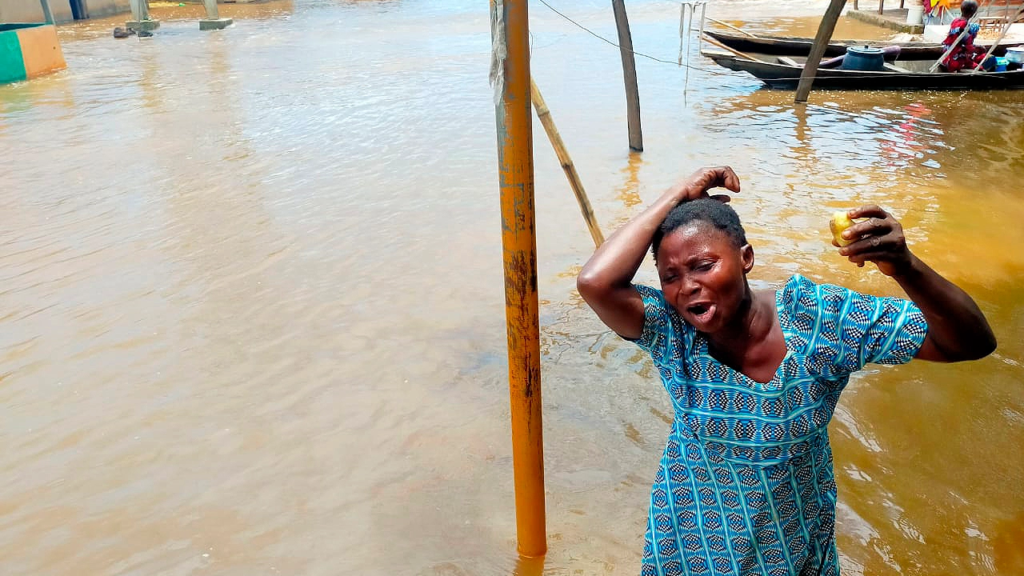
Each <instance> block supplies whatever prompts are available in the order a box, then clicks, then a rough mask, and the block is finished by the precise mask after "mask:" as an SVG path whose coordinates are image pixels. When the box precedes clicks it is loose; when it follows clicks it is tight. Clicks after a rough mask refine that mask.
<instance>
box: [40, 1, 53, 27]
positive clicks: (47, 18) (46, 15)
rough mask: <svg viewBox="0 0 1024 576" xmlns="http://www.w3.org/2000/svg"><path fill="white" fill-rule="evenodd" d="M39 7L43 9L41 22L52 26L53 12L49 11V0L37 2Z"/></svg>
mask: <svg viewBox="0 0 1024 576" xmlns="http://www.w3.org/2000/svg"><path fill="white" fill-rule="evenodd" d="M39 6H40V7H41V8H42V9H43V22H46V23H47V24H53V12H52V11H51V10H50V0H39Z"/></svg>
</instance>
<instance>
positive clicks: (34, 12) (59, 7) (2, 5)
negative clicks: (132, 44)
mask: <svg viewBox="0 0 1024 576" xmlns="http://www.w3.org/2000/svg"><path fill="white" fill-rule="evenodd" d="M83 3H84V4H85V9H86V11H87V12H88V14H89V17H90V18H101V17H103V16H110V15H111V14H121V13H124V12H130V11H131V6H130V4H129V0H83ZM50 11H51V12H53V19H54V20H56V21H57V22H70V21H72V20H73V17H72V14H71V3H70V2H69V0H50ZM42 21H43V9H42V7H41V6H40V4H39V0H0V22H42Z"/></svg>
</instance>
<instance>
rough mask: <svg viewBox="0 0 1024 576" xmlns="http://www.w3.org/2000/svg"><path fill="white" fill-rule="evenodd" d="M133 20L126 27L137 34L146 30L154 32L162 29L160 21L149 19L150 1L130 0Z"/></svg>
mask: <svg viewBox="0 0 1024 576" xmlns="http://www.w3.org/2000/svg"><path fill="white" fill-rule="evenodd" d="M129 4H130V5H131V9H132V19H131V20H129V21H127V22H125V23H124V27H125V28H127V29H129V30H134V31H136V32H139V31H142V30H145V31H146V32H152V31H153V30H156V29H157V28H159V27H160V21H159V20H151V19H150V17H149V0H130V2H129Z"/></svg>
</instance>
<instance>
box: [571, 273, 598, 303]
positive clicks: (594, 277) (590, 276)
mask: <svg viewBox="0 0 1024 576" xmlns="http://www.w3.org/2000/svg"><path fill="white" fill-rule="evenodd" d="M602 287H603V282H602V281H601V277H600V275H598V274H595V273H594V271H593V270H590V269H588V268H587V267H584V268H583V270H581V271H580V274H579V276H577V277H576V291H578V292H579V293H580V296H581V297H583V299H584V300H586V301H587V302H590V301H592V300H593V299H594V298H596V297H597V295H598V294H600V293H601V292H602V290H603V288H602Z"/></svg>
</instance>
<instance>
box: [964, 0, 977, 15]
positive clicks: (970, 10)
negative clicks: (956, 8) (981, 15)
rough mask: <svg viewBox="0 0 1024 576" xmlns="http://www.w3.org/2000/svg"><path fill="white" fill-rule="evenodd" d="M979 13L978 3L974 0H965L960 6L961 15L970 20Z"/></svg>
mask: <svg viewBox="0 0 1024 576" xmlns="http://www.w3.org/2000/svg"><path fill="white" fill-rule="evenodd" d="M977 12H978V3H977V2H975V1H974V0H964V1H963V3H962V4H960V15H961V16H963V17H964V18H970V17H971V16H974V15H975V14H976V13H977Z"/></svg>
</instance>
